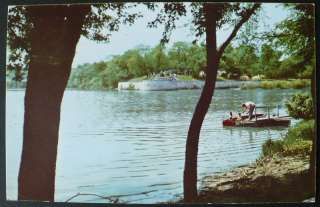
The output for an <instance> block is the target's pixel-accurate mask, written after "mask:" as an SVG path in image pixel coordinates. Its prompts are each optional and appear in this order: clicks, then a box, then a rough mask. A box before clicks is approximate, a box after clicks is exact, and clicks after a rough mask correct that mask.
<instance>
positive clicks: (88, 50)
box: [72, 3, 289, 67]
mask: <svg viewBox="0 0 320 207" xmlns="http://www.w3.org/2000/svg"><path fill="white" fill-rule="evenodd" d="M262 8H263V10H262V14H263V16H262V17H263V18H262V23H261V24H259V30H270V29H272V27H273V26H274V25H275V24H277V23H279V22H280V21H282V20H284V19H285V18H286V17H287V16H288V15H289V13H288V11H287V10H285V9H284V8H283V7H282V6H281V4H276V3H264V4H263V6H262ZM155 15H156V13H155V12H151V11H148V10H145V11H143V17H142V18H140V19H138V20H137V21H136V22H135V24H134V25H132V26H127V25H121V26H120V30H119V31H118V32H113V33H112V36H111V38H110V41H109V42H108V43H97V42H95V41H92V40H88V39H86V38H84V37H81V38H80V40H79V42H78V45H77V48H76V54H75V57H74V61H73V64H72V66H73V67H76V66H78V65H80V64H84V63H94V62H98V61H102V60H106V59H107V58H108V57H110V56H112V55H118V54H122V53H124V52H125V51H127V50H129V49H132V48H134V47H136V46H139V45H146V46H150V47H154V46H155V45H157V44H158V43H159V41H160V39H161V37H162V32H163V28H162V27H158V28H155V29H154V28H152V29H151V28H147V23H148V22H149V21H151V20H153V19H154V17H155ZM191 18H192V17H191V15H190V14H187V15H186V17H184V18H182V19H181V20H179V21H178V22H177V28H176V30H174V32H173V33H172V35H171V38H170V42H169V44H168V46H169V47H170V45H172V44H173V43H174V42H177V41H185V42H192V41H193V40H194V35H193V34H192V32H191V30H190V26H186V25H185V24H186V23H190V20H191ZM230 32H231V29H230V28H229V29H221V30H219V31H218V32H217V43H218V45H220V44H221V43H222V42H223V41H224V40H225V39H226V38H227V37H228V35H229V34H230Z"/></svg>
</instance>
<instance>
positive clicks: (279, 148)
mask: <svg viewBox="0 0 320 207" xmlns="http://www.w3.org/2000/svg"><path fill="white" fill-rule="evenodd" d="M314 133H315V130H314V120H309V121H302V122H300V123H298V124H297V125H296V126H294V127H292V128H290V129H289V131H288V133H287V134H286V136H285V137H284V138H283V139H281V140H271V139H269V140H267V141H266V142H265V143H264V144H263V145H262V155H263V156H270V155H273V154H276V153H278V154H281V155H283V156H291V155H309V154H310V153H311V147H312V140H313V138H314Z"/></svg>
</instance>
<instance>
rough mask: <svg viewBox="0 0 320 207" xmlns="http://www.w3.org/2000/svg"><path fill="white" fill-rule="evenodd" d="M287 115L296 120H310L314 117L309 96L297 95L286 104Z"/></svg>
mask: <svg viewBox="0 0 320 207" xmlns="http://www.w3.org/2000/svg"><path fill="white" fill-rule="evenodd" d="M286 106H287V109H288V112H289V115H290V116H292V117H293V118H296V119H312V118H313V117H314V109H313V101H312V97H311V96H310V95H309V94H305V93H298V94H295V95H293V96H292V97H291V99H290V100H288V101H287V103H286Z"/></svg>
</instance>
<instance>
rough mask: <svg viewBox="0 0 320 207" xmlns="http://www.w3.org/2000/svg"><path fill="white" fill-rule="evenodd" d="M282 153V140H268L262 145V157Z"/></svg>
mask: <svg viewBox="0 0 320 207" xmlns="http://www.w3.org/2000/svg"><path fill="white" fill-rule="evenodd" d="M281 152H283V141H282V140H276V141H273V140H271V139H268V140H267V141H266V142H265V143H264V144H263V145H262V154H263V156H270V155H273V154H276V153H281Z"/></svg>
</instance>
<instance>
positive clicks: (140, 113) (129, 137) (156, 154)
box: [6, 89, 298, 203]
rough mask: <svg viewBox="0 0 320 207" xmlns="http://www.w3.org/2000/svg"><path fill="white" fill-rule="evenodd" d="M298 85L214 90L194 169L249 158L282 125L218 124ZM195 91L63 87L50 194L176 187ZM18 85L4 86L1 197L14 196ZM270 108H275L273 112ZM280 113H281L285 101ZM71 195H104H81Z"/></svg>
mask: <svg viewBox="0 0 320 207" xmlns="http://www.w3.org/2000/svg"><path fill="white" fill-rule="evenodd" d="M296 92H298V90H291V89H290V90H280V89H279V90H262V89H256V90H235V89H224V90H217V91H216V92H215V96H214V100H213V102H212V104H211V106H210V109H209V112H208V114H207V116H206V119H205V121H204V124H203V128H202V131H201V136H200V143H199V144H200V146H199V164H198V175H199V179H201V178H202V177H204V176H206V175H209V174H213V173H217V172H222V171H226V170H228V169H231V168H233V167H235V166H239V165H244V164H248V163H250V162H254V161H255V160H256V159H257V158H258V157H259V155H260V153H261V144H262V143H263V142H264V141H265V140H266V139H268V138H272V139H279V138H280V137H281V136H282V135H284V134H285V133H286V131H287V128H279V127H277V128H260V129H258V128H224V127H222V120H223V119H225V118H227V117H228V112H229V111H239V106H240V104H241V103H242V102H244V101H247V100H251V101H254V102H255V103H257V104H258V105H259V104H260V105H262V104H283V103H284V102H285V100H286V99H287V98H289V96H290V95H291V94H293V93H296ZM199 96H200V90H181V91H153V92H141V91H119V92H118V91H72V90H68V91H66V92H65V95H64V99H63V103H62V112H61V113H62V115H61V123H60V132H59V136H60V139H59V146H58V160H57V170H56V193H55V199H56V201H66V200H67V199H68V198H70V197H71V196H73V195H75V194H77V193H95V194H99V195H103V196H117V197H118V198H119V199H120V201H122V202H128V203H154V202H163V201H167V200H171V199H176V198H177V197H179V196H181V194H182V190H183V189H182V177H183V167H184V152H185V142H186V136H187V131H188V126H189V123H190V120H191V117H192V113H193V110H194V107H195V105H196V102H197V100H198V98H199ZM23 100H24V91H14V90H12V91H11V90H9V91H7V110H6V111H7V112H6V113H7V114H6V153H7V158H6V159H7V198H8V199H10V200H16V199H17V175H18V169H19V162H20V153H21V144H22V126H23V113H24V108H23ZM275 113H276V111H275ZM280 114H283V115H286V111H285V109H284V108H282V109H281V110H280ZM72 201H75V202H78V201H81V202H108V201H107V200H103V199H100V198H97V197H95V196H79V197H77V198H75V199H74V200H72Z"/></svg>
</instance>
